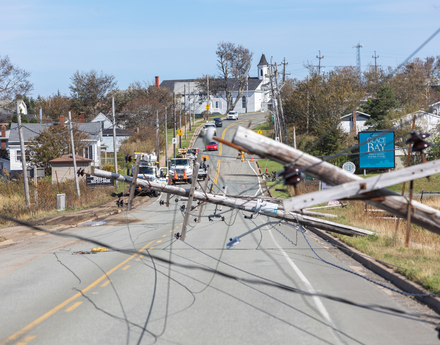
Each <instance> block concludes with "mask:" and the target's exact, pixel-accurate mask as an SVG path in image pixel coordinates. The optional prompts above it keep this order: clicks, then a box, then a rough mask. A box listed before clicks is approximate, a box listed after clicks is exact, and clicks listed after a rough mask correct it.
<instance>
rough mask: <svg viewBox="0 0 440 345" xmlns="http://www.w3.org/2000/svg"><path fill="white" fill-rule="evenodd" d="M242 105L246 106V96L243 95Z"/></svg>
mask: <svg viewBox="0 0 440 345" xmlns="http://www.w3.org/2000/svg"><path fill="white" fill-rule="evenodd" d="M241 107H242V108H246V96H243V97H242V98H241Z"/></svg>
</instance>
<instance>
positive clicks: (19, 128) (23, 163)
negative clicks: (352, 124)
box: [16, 101, 31, 207]
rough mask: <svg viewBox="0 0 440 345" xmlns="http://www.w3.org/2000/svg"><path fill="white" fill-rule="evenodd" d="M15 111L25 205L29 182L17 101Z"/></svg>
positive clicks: (28, 199)
mask: <svg viewBox="0 0 440 345" xmlns="http://www.w3.org/2000/svg"><path fill="white" fill-rule="evenodd" d="M16 111H17V125H18V135H19V137H20V150H21V167H22V169H23V182H24V198H25V201H26V206H27V207H30V206H31V200H30V197H29V182H28V177H27V168H26V165H27V164H26V151H25V148H24V138H23V129H22V128H21V113H20V110H19V109H18V101H17V105H16Z"/></svg>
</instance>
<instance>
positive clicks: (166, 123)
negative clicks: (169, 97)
mask: <svg viewBox="0 0 440 345" xmlns="http://www.w3.org/2000/svg"><path fill="white" fill-rule="evenodd" d="M167 162H168V115H167V107H165V166H168V165H167Z"/></svg>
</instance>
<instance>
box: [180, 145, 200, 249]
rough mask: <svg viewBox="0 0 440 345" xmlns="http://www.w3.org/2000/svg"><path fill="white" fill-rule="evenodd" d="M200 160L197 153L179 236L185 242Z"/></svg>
mask: <svg viewBox="0 0 440 345" xmlns="http://www.w3.org/2000/svg"><path fill="white" fill-rule="evenodd" d="M201 158H202V153H201V152H199V153H198V154H197V160H196V162H195V164H194V167H193V174H192V179H191V188H190V190H189V196H188V202H187V204H186V208H185V218H184V219H183V225H182V233H181V234H180V239H181V240H182V241H185V238H186V228H187V226H188V221H189V214H190V213H191V207H192V202H193V199H194V191H195V188H196V183H197V175H198V174H199V167H200V159H201Z"/></svg>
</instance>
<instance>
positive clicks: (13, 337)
mask: <svg viewBox="0 0 440 345" xmlns="http://www.w3.org/2000/svg"><path fill="white" fill-rule="evenodd" d="M153 242H154V241H151V242H150V243H148V244H147V245H145V246H144V247H142V249H141V250H139V252H138V253H140V252H142V251H143V250H145V249H146V248H147V247H148V246H149V245H150V244H151V243H153ZM136 256H137V254H133V255H132V256H130V257H129V258H127V259H125V260H124V261H123V262H121V263H120V264H119V265H117V266H115V267H113V268H112V269H111V270H110V271H108V272H107V273H105V274H103V275H102V276H101V277H100V278H98V279H97V280H95V281H94V282H93V283H92V284H90V285H89V286H87V287H86V288H84V289H83V290H81V291H80V292H78V293H77V294H75V295H73V296H72V297H70V298H68V299H66V300H65V301H64V302H62V303H60V304H58V305H57V306H56V307H54V308H52V309H51V310H49V311H48V312H47V313H46V314H44V315H42V316H40V317H39V318H38V319H36V320H35V321H32V322H31V323H30V324H29V325H27V326H26V327H24V328H22V329H21V330H19V331H18V332H16V333H14V334H13V335H11V336H10V337H9V338H7V339H6V340H5V341H3V342H2V343H0V345H4V344H7V343H9V342H11V341H13V340H17V339H18V338H19V337H21V336H22V335H23V334H25V333H26V332H29V331H30V330H31V329H32V328H34V327H35V326H38V325H39V324H40V323H42V322H43V321H44V320H46V319H48V318H49V317H50V316H52V315H53V314H55V313H56V312H57V311H59V310H61V309H63V308H64V307H65V306H67V305H68V304H69V303H71V302H73V301H74V300H76V299H77V298H78V297H80V296H82V295H83V294H84V293H86V292H87V291H89V290H90V289H92V288H93V287H95V286H96V285H98V284H99V283H100V282H102V281H103V280H104V279H108V276H109V275H110V274H112V273H113V272H115V271H116V270H117V269H118V268H120V267H122V266H123V265H125V264H126V263H127V262H129V261H130V260H131V259H133V258H135V257H136Z"/></svg>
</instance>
